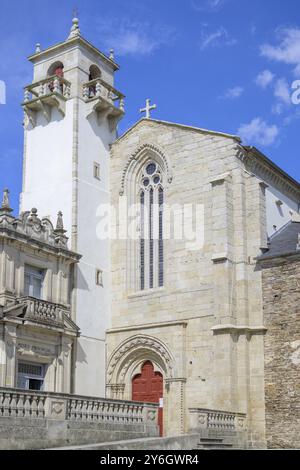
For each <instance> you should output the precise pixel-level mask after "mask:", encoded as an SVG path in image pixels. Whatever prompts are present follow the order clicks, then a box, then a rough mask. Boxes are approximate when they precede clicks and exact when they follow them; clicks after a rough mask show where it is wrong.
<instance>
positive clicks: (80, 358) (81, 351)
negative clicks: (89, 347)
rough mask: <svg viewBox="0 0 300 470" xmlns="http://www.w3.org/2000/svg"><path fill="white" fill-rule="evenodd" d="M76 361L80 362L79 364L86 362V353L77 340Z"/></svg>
mask: <svg viewBox="0 0 300 470" xmlns="http://www.w3.org/2000/svg"><path fill="white" fill-rule="evenodd" d="M76 362H80V364H87V355H86V354H85V352H84V349H83V348H82V346H81V344H80V342H79V341H78V342H77V358H76Z"/></svg>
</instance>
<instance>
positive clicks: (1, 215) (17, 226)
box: [0, 207, 80, 261]
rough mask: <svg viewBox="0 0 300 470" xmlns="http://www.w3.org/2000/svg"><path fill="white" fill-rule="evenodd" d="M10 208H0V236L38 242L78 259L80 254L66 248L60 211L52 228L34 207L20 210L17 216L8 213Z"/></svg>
mask: <svg viewBox="0 0 300 470" xmlns="http://www.w3.org/2000/svg"><path fill="white" fill-rule="evenodd" d="M9 210H10V209H7V208H4V207H2V208H1V209H0V236H1V235H2V236H5V237H8V238H11V239H15V240H19V241H22V242H24V241H25V243H26V244H29V245H30V243H31V244H32V245H35V244H36V243H38V244H39V246H40V247H42V246H43V247H44V248H46V247H47V248H52V249H55V250H56V251H57V250H58V251H59V253H64V255H65V256H67V257H68V258H70V259H73V260H74V261H79V259H80V255H77V254H76V253H73V252H71V251H70V250H69V249H68V237H67V236H66V230H64V226H63V219H62V213H61V212H59V213H58V218H57V225H56V228H54V226H53V224H52V223H51V221H50V220H49V219H48V218H42V219H40V218H39V217H38V211H37V209H36V208H33V209H31V211H26V212H22V213H21V214H20V216H19V218H16V217H14V216H12V215H11V214H10V213H9Z"/></svg>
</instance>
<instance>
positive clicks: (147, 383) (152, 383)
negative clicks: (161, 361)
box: [132, 361, 164, 436]
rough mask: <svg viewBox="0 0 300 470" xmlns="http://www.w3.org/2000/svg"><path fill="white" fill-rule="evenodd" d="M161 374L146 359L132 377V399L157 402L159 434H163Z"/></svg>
mask: <svg viewBox="0 0 300 470" xmlns="http://www.w3.org/2000/svg"><path fill="white" fill-rule="evenodd" d="M163 389H164V387H163V375H162V374H161V372H156V371H155V370H154V365H153V364H152V362H151V361H146V362H145V363H144V364H143V365H142V368H141V373H140V374H137V375H135V376H134V377H133V379H132V400H133V401H140V402H144V403H147V402H148V403H158V404H159V410H158V426H159V435H160V436H163Z"/></svg>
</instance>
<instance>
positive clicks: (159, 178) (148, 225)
mask: <svg viewBox="0 0 300 470" xmlns="http://www.w3.org/2000/svg"><path fill="white" fill-rule="evenodd" d="M163 183H164V182H163V174H162V171H161V169H160V167H159V165H158V164H157V163H156V162H155V161H152V160H150V161H147V162H146V164H145V165H144V166H143V168H142V171H141V173H140V177H139V181H138V184H139V203H140V206H141V211H140V212H141V219H140V220H141V222H140V246H139V271H140V273H139V274H140V276H139V281H140V282H139V283H140V289H141V290H145V289H153V288H157V287H162V286H163V284H164V246H163V205H164V186H163Z"/></svg>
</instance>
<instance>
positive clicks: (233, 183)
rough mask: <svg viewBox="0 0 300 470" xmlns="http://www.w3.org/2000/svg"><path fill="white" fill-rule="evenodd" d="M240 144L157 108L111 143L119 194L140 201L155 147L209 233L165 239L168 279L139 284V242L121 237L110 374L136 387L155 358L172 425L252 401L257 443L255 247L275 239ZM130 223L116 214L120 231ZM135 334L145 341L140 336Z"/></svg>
mask: <svg viewBox="0 0 300 470" xmlns="http://www.w3.org/2000/svg"><path fill="white" fill-rule="evenodd" d="M239 151H240V147H239V144H238V141H237V140H236V139H234V138H233V137H230V136H224V135H220V134H218V135H217V134H214V133H210V132H200V131H196V130H193V129H191V128H190V129H188V128H184V127H183V126H176V125H168V124H166V123H162V122H156V121H152V120H142V121H140V122H139V123H138V124H137V125H136V126H135V128H134V129H132V130H131V131H129V132H128V133H127V134H125V135H124V136H123V137H122V138H121V139H120V140H118V141H117V142H116V143H115V144H114V145H113V146H112V154H111V202H112V204H113V206H114V207H118V204H120V205H121V206H122V204H124V205H125V206H126V204H127V203H128V204H129V203H131V201H132V200H134V201H135V202H136V188H135V184H134V181H139V175H140V173H139V172H140V171H141V168H142V167H143V164H144V163H143V162H146V161H148V160H151V159H152V160H154V161H156V162H158V163H159V165H160V167H161V168H162V174H163V177H164V179H163V184H164V193H165V203H166V205H168V206H169V207H174V206H176V205H178V204H194V206H195V205H202V208H203V210H204V223H203V221H202V224H201V227H200V228H199V232H201V229H202V230H203V229H204V244H203V245H202V244H201V240H198V241H197V242H196V243H195V244H194V246H193V247H192V248H191V246H190V244H189V243H186V240H182V239H180V240H178V239H175V237H170V238H171V239H168V240H165V243H164V257H165V272H164V287H161V288H157V289H149V290H145V291H139V285H138V283H137V282H136V278H137V276H138V274H137V273H138V270H137V266H138V262H139V259H138V257H137V253H138V250H137V245H136V244H134V243H133V242H128V240H125V239H123V238H121V239H116V240H113V241H112V298H113V302H112V328H111V329H110V330H109V331H108V332H107V343H108V345H107V362H108V374H107V383H108V387H109V393H111V392H112V391H114V390H117V391H118V393H119V392H120V391H121V392H122V393H123V395H121V396H120V395H119V396H118V397H120V398H125V399H128V398H131V381H132V377H133V376H134V374H137V373H139V372H140V369H139V368H140V367H141V365H142V363H143V361H145V360H152V362H153V363H154V365H155V367H156V370H158V371H159V372H161V373H162V374H163V377H164V381H165V389H164V403H163V406H164V432H165V435H166V436H171V435H178V434H180V433H186V432H188V408H190V407H196V408H197V407H199V408H215V409H220V410H224V411H235V412H242V413H246V414H247V415H248V416H249V417H250V420H249V423H251V432H250V434H251V435H250V440H251V445H252V446H253V447H263V446H264V379H263V362H262V361H261V360H260V359H261V355H262V354H263V336H262V334H261V326H262V323H263V322H262V293H261V273H260V272H259V271H256V270H255V263H254V262H253V258H254V257H256V256H258V255H259V254H260V247H261V246H263V245H264V244H265V243H264V237H265V233H264V232H265V230H263V229H264V228H265V226H264V225H263V220H264V219H265V194H264V189H265V188H264V186H263V185H262V182H261V180H260V179H258V178H256V177H253V176H251V175H249V174H248V173H246V172H245V171H244V164H243V162H242V160H241V158H239ZM123 212H124V213H125V209H124V210H123ZM123 225H124V221H123V220H119V221H118V222H117V223H116V226H115V225H114V221H113V224H112V230H113V233H114V231H115V229H116V231H117V232H118V230H119V231H120V232H122V230H121V229H123ZM224 325H225V326H226V328H224V327H223V326H224ZM245 325H247V326H248V325H249V326H251V328H252V327H253V328H252V329H249V328H248V330H247V332H246V329H245ZM216 327H217V328H219V327H220V328H219V329H218V330H216ZM249 332H250V333H249ZM135 342H138V343H144V346H143V344H141V346H138V345H136V348H135V349H134V348H131V344H134V343H135ZM146 343H147V344H149V346H148V347H146V346H145V344H146ZM156 345H157V346H156ZM249 374H251V380H249ZM110 396H112V397H116V395H110Z"/></svg>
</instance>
